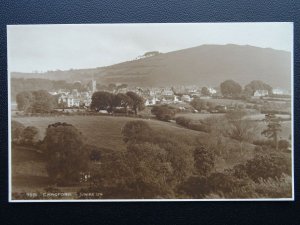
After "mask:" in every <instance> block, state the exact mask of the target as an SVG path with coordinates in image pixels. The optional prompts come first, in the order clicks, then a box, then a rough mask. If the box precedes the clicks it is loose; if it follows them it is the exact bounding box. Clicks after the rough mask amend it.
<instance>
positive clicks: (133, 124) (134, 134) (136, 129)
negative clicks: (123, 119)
mask: <svg viewBox="0 0 300 225" xmlns="http://www.w3.org/2000/svg"><path fill="white" fill-rule="evenodd" d="M151 130H152V129H151V128H150V126H149V125H148V123H146V122H145V121H142V120H136V121H130V122H127V123H126V124H125V125H124V127H123V128H122V135H123V141H124V142H125V143H127V142H129V141H131V142H140V141H145V140H147V138H149V135H150V132H151Z"/></svg>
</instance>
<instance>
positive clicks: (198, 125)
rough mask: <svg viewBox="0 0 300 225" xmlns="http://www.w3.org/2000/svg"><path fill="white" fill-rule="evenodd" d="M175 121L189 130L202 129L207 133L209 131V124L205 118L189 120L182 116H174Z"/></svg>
mask: <svg viewBox="0 0 300 225" xmlns="http://www.w3.org/2000/svg"><path fill="white" fill-rule="evenodd" d="M176 123H177V124H178V125H180V126H183V127H186V128H188V129H191V130H196V131H202V132H207V133H209V132H210V131H211V129H210V125H209V124H208V123H207V121H206V120H196V121H195V120H191V119H188V118H186V117H184V116H179V117H177V118H176Z"/></svg>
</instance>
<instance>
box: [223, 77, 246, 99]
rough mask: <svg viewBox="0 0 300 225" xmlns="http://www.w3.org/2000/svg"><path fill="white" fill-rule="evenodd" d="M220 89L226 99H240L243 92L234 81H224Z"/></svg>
mask: <svg viewBox="0 0 300 225" xmlns="http://www.w3.org/2000/svg"><path fill="white" fill-rule="evenodd" d="M220 88H221V93H222V95H224V96H226V97H238V96H239V95H240V94H241V92H242V86H241V85H240V84H239V83H237V82H235V81H233V80H226V81H224V82H223V83H221V85H220Z"/></svg>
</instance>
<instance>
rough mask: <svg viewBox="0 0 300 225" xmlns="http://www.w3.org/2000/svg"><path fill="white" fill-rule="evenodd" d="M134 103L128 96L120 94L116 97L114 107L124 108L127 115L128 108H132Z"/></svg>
mask: <svg viewBox="0 0 300 225" xmlns="http://www.w3.org/2000/svg"><path fill="white" fill-rule="evenodd" d="M132 104H133V101H132V99H131V98H130V97H129V96H128V95H126V94H122V93H118V94H117V95H115V96H114V103H113V105H114V106H115V107H118V106H119V107H123V108H124V109H125V112H126V114H127V112H128V111H127V110H128V107H130V106H132Z"/></svg>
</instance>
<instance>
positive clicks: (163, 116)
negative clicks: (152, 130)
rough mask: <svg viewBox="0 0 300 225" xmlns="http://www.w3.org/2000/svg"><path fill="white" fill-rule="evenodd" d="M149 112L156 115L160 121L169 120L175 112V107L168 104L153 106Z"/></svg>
mask: <svg viewBox="0 0 300 225" xmlns="http://www.w3.org/2000/svg"><path fill="white" fill-rule="evenodd" d="M151 113H152V114H153V115H155V116H156V118H157V119H159V120H162V121H170V120H171V119H173V118H174V116H175V114H176V109H174V108H173V107H171V106H168V105H160V106H154V107H153V108H152V109H151Z"/></svg>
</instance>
